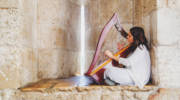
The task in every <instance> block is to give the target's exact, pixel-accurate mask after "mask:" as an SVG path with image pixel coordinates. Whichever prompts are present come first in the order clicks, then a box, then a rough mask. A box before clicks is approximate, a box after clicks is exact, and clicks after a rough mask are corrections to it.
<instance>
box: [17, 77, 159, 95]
mask: <svg viewBox="0 0 180 100" xmlns="http://www.w3.org/2000/svg"><path fill="white" fill-rule="evenodd" d="M74 84H75V83H73V82H72V81H71V82H70V81H64V80H56V79H45V80H41V81H39V82H37V83H32V84H29V85H27V86H25V87H23V88H20V90H21V91H22V92H58V91H59V92H87V91H98V90H106V91H123V90H127V91H134V92H148V91H154V90H157V89H158V87H157V86H154V85H146V86H145V87H144V88H142V89H140V88H138V87H136V86H105V85H90V86H76V85H74Z"/></svg>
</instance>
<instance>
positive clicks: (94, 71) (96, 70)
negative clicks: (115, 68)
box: [86, 13, 129, 84]
mask: <svg viewBox="0 0 180 100" xmlns="http://www.w3.org/2000/svg"><path fill="white" fill-rule="evenodd" d="M112 26H115V27H116V29H117V31H119V32H122V30H123V28H122V27H121V25H120V22H119V18H118V15H117V14H116V13H115V14H114V15H113V16H112V18H111V19H110V20H109V21H108V23H107V24H106V25H105V26H104V28H103V30H102V32H101V35H100V37H99V41H98V44H97V47H96V51H95V54H94V58H93V60H92V62H91V65H90V67H89V69H88V71H87V73H86V75H88V76H90V77H93V79H95V81H96V82H97V83H100V84H101V83H102V81H103V76H104V71H105V69H106V67H107V66H108V64H109V63H111V62H112V59H108V60H106V61H104V62H103V63H101V64H100V65H98V66H96V67H95V65H96V62H97V59H98V56H99V53H100V49H101V47H102V44H103V42H104V39H105V37H106V35H107V33H108V32H109V30H110V29H111V27H112ZM123 32H124V33H123V34H122V33H121V35H123V36H124V37H126V36H127V33H126V32H125V31H124V30H123ZM128 48H129V46H126V47H125V48H123V49H121V50H120V51H118V52H117V53H115V54H114V56H124V57H125V56H126V54H125V52H126V50H127V49H128Z"/></svg>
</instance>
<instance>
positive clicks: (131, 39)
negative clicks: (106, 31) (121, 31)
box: [127, 32, 134, 43]
mask: <svg viewBox="0 0 180 100" xmlns="http://www.w3.org/2000/svg"><path fill="white" fill-rule="evenodd" d="M127 39H128V42H129V43H132V42H133V41H134V40H133V36H132V34H131V32H129V33H128V36H127Z"/></svg>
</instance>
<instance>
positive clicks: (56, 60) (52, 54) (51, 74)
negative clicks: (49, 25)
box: [38, 49, 68, 79]
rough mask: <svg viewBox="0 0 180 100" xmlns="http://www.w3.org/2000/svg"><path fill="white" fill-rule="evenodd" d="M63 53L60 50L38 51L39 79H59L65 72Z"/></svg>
mask: <svg viewBox="0 0 180 100" xmlns="http://www.w3.org/2000/svg"><path fill="white" fill-rule="evenodd" d="M63 53H64V52H63V51H61V50H59V49H38V79H43V78H57V77H58V76H59V74H60V73H62V72H63V68H62V67H64V66H63V64H64V60H63V57H64V54H63ZM66 69H67V70H68V68H66Z"/></svg>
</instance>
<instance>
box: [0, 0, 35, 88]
mask: <svg viewBox="0 0 180 100" xmlns="http://www.w3.org/2000/svg"><path fill="white" fill-rule="evenodd" d="M29 1H32V0H29ZM27 3H28V0H27V2H26V3H25V2H21V1H20V0H1V1H0V22H1V23H0V36H1V38H0V39H1V40H0V45H1V47H0V51H1V52H0V59H1V61H0V73H1V74H0V88H1V89H2V88H18V87H19V86H21V85H24V84H26V83H28V82H32V81H35V80H36V70H35V68H34V67H33V61H32V60H33V58H34V55H33V50H32V43H31V41H30V39H31V34H32V32H31V31H32V28H31V26H32V24H31V23H27V21H29V22H32V20H31V17H32V16H29V15H30V14H31V12H29V13H28V15H26V14H27V13H26V11H27V9H26V8H25V7H32V5H31V3H28V5H27ZM32 9H33V7H32ZM29 10H30V9H29ZM29 26H30V27H29ZM28 43H29V44H28Z"/></svg>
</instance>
